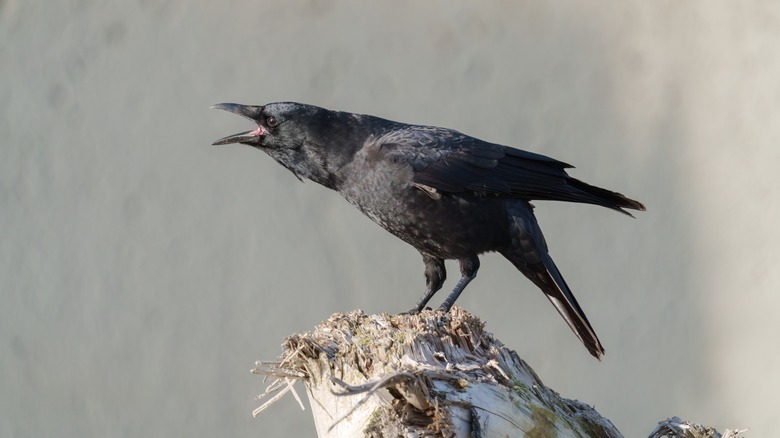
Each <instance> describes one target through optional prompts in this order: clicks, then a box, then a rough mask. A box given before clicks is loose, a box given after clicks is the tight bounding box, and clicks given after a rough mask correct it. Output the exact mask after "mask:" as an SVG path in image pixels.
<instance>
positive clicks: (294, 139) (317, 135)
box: [212, 102, 353, 187]
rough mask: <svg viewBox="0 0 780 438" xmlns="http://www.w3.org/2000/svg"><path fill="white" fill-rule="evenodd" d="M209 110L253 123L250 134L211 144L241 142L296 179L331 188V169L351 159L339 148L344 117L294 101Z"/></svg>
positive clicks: (342, 138)
mask: <svg viewBox="0 0 780 438" xmlns="http://www.w3.org/2000/svg"><path fill="white" fill-rule="evenodd" d="M212 108H216V109H221V110H225V111H228V112H231V113H234V114H238V115H240V116H242V117H245V118H247V119H249V120H252V121H253V122H255V123H256V124H257V128H256V129H253V130H251V131H245V132H240V133H238V134H233V135H229V136H227V137H224V138H221V139H219V140H217V141H215V142H214V143H213V144H214V145H225V144H232V143H241V144H245V145H249V146H252V147H255V148H257V149H260V150H262V151H264V152H266V153H267V154H268V155H270V156H271V157H273V158H274V159H275V160H276V161H278V162H279V163H281V164H282V165H283V166H284V167H286V168H288V169H289V170H291V171H292V172H293V173H294V174H295V175H296V176H297V177H298V178H300V179H302V178H309V179H311V180H313V181H316V182H318V183H320V184H323V185H326V186H329V187H332V184H333V183H334V181H335V179H336V178H335V175H334V172H335V169H336V168H337V166H338V165H340V164H343V162H344V160H348V159H351V153H353V152H352V151H349V150H348V149H350V148H346V147H342V146H341V145H342V144H343V143H344V141H345V140H346V139H345V138H344V136H345V130H346V129H348V126H350V125H352V123H351V122H349V121H346V120H345V118H346V114H348V113H340V112H337V111H330V110H327V109H324V108H320V107H316V106H312V105H306V104H301V103H295V102H278V103H269V104H267V105H262V106H255V105H240V104H236V103H220V104H218V105H214V106H212Z"/></svg>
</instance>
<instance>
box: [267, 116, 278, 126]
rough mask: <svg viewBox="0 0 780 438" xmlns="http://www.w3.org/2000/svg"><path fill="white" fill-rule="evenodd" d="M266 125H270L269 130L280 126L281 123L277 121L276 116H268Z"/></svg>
mask: <svg viewBox="0 0 780 438" xmlns="http://www.w3.org/2000/svg"><path fill="white" fill-rule="evenodd" d="M265 124H266V125H268V127H269V128H273V127H274V126H276V125H278V124H279V121H278V120H276V117H274V116H268V117H267V118H266V119H265Z"/></svg>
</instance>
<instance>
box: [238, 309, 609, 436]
mask: <svg viewBox="0 0 780 438" xmlns="http://www.w3.org/2000/svg"><path fill="white" fill-rule="evenodd" d="M283 348H284V353H283V355H282V359H281V361H278V362H259V363H258V368H257V369H255V370H254V372H256V373H260V374H264V375H270V376H274V377H276V378H277V380H276V381H275V382H274V383H273V384H272V385H271V386H269V390H268V391H266V394H271V393H274V392H276V393H277V394H276V396H275V397H274V398H272V399H271V400H269V402H267V403H266V404H265V405H264V406H262V407H261V408H260V409H259V410H262V409H263V408H265V407H266V406H268V405H269V404H270V403H273V401H275V400H276V399H278V397H280V396H282V395H283V394H284V393H286V392H287V391H289V390H291V389H292V384H293V383H294V382H295V381H296V380H303V381H304V383H305V384H306V389H307V392H308V395H309V400H310V402H311V406H312V410H313V413H314V421H315V423H316V427H317V432H318V434H319V436H320V437H330V436H332V437H344V436H442V437H445V436H446V437H450V436H456V437H470V436H475V437H480V436H485V437H487V436H531V437H548V436H558V437H590V436H597V437H604V438H610V437H620V436H621V435H620V433H619V432H618V430H617V429H616V428H615V426H613V425H612V423H611V422H610V421H609V420H607V419H606V418H604V417H602V416H601V415H599V413H598V412H596V411H595V410H594V409H593V408H591V407H590V406H588V405H586V404H585V403H581V402H579V401H576V400H568V399H565V398H563V397H561V396H559V395H558V393H556V392H555V391H553V390H551V389H549V388H547V387H546V386H544V384H543V383H542V381H541V380H540V379H539V377H538V376H537V375H536V374H535V373H534V372H533V370H532V369H531V368H530V367H529V366H528V365H527V364H526V363H525V362H524V361H523V360H522V359H520V358H519V357H518V356H517V354H516V353H515V352H514V351H512V350H509V349H507V348H506V347H504V345H503V344H502V343H501V342H499V341H498V340H496V339H494V338H493V336H492V335H491V334H490V333H488V332H486V331H485V330H484V324H483V323H482V321H480V320H479V319H478V318H477V317H475V316H473V315H471V314H469V313H468V312H466V311H465V310H463V309H461V308H459V307H454V308H453V309H452V311H451V312H449V313H442V312H435V311H424V312H422V313H420V314H419V315H387V314H381V315H370V316H369V315H366V314H364V313H363V312H362V311H353V312H350V313H348V314H338V313H337V314H334V315H333V316H331V317H330V319H328V320H327V321H325V322H323V323H321V324H320V325H319V326H317V328H316V329H315V331H314V332H311V333H304V334H296V335H293V336H290V337H288V338H287V339H286V340H285V342H284V344H283ZM293 391H294V390H293ZM296 397H297V395H296ZM259 410H258V411H256V412H255V414H257V413H258V412H259Z"/></svg>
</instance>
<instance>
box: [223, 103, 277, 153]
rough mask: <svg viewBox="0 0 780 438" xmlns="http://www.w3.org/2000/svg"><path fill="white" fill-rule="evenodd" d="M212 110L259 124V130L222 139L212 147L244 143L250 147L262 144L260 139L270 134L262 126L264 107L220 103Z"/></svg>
mask: <svg viewBox="0 0 780 438" xmlns="http://www.w3.org/2000/svg"><path fill="white" fill-rule="evenodd" d="M211 108H215V109H221V110H225V111H227V112H231V113H233V114H238V115H239V116H241V117H246V118H247V119H249V120H251V121H253V122H255V123H257V129H255V130H252V131H246V132H239V133H238V134H233V135H228V136H227V137H224V138H220V139H219V140H217V141H215V142H214V143H212V145H222V144H232V143H243V144H249V145H256V144H259V143H260V139H261V138H262V136H263V135H265V134H267V133H268V130H267V129H266V128H265V127H264V126H263V125H261V124H260V120H262V112H263V107H261V106H252V105H239V104H237V103H219V104H217V105H214V106H212V107H211Z"/></svg>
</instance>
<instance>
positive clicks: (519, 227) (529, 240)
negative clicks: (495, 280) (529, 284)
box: [501, 202, 604, 360]
mask: <svg viewBox="0 0 780 438" xmlns="http://www.w3.org/2000/svg"><path fill="white" fill-rule="evenodd" d="M507 212H508V214H509V216H510V217H509V219H510V228H511V234H512V244H511V245H510V247H509V248H507V249H505V250H503V251H501V254H502V255H503V256H504V257H506V258H507V259H508V260H509V261H510V262H512V264H513V265H515V267H516V268H517V269H518V270H520V272H522V273H523V274H524V275H525V276H526V277H528V278H529V279H530V280H531V281H533V282H534V284H536V285H537V286H538V287H539V288H540V289H541V290H542V292H544V294H545V296H547V298H548V299H549V300H550V302H551V303H552V304H553V306H555V309H556V310H558V313H560V314H561V316H562V317H563V319H564V320H565V321H566V323H567V324H569V327H570V328H571V329H572V331H573V332H574V334H575V335H577V337H578V338H579V339H580V341H582V343H583V344H585V348H587V349H588V351H589V352H590V354H592V355H593V356H594V357H595V358H596V359H599V360H600V359H601V356H603V355H604V347H602V345H601V341H599V338H598V336H596V332H595V331H594V330H593V327H591V325H590V322H589V321H588V318H587V317H586V316H585V312H583V310H582V308H581V307H580V305H579V303H578V302H577V299H576V298H574V294H573V293H572V292H571V289H569V286H568V285H567V284H566V281H565V280H564V279H563V276H562V275H561V273H560V271H558V267H556V266H555V262H553V259H552V258H551V257H550V255H549V254H548V253H547V244H546V243H545V241H544V236H543V235H542V230H541V229H540V228H539V225H538V224H537V222H536V218H535V217H534V215H533V211H532V210H531V206H530V205H529V204H528V203H520V202H517V203H512V204H510V205H508V207H507Z"/></svg>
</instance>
